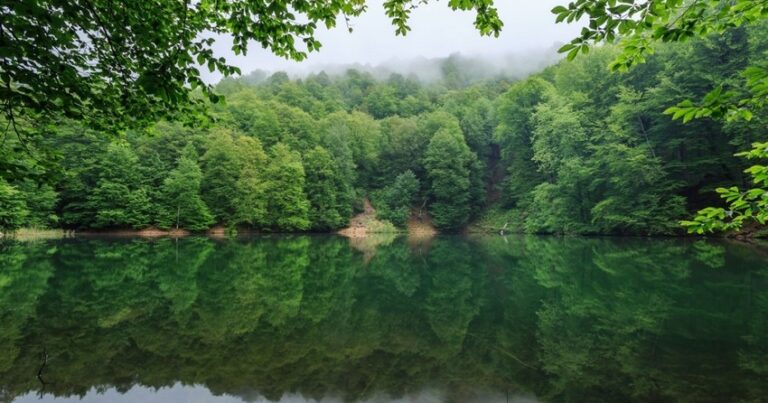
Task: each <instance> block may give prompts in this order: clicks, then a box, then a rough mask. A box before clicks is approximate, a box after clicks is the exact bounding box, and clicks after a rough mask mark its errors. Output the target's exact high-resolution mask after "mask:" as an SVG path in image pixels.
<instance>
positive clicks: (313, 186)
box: [304, 146, 349, 230]
mask: <svg viewBox="0 0 768 403" xmlns="http://www.w3.org/2000/svg"><path fill="white" fill-rule="evenodd" d="M304 171H305V172H306V182H305V183H306V193H307V199H308V200H309V221H310V222H311V226H312V229H315V230H332V229H336V228H339V227H341V226H343V225H344V224H346V223H347V219H348V218H349V215H345V213H347V212H348V211H349V209H348V207H347V206H342V205H340V201H339V200H338V198H337V194H339V190H340V189H337V187H336V186H337V184H338V183H339V180H338V179H337V177H338V176H339V172H337V170H336V165H335V164H334V162H333V159H332V158H331V154H330V153H328V151H326V150H325V149H324V148H322V147H320V146H317V147H315V148H313V149H312V150H310V151H309V152H308V153H306V155H305V156H304Z"/></svg>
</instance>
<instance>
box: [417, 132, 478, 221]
mask: <svg viewBox="0 0 768 403" xmlns="http://www.w3.org/2000/svg"><path fill="white" fill-rule="evenodd" d="M471 162H472V151H470V150H469V147H468V146H467V143H466V142H465V141H464V137H463V136H462V134H461V130H460V129H459V127H458V124H454V125H450V124H449V125H447V126H446V127H443V128H441V129H439V130H438V131H437V133H435V135H434V136H433V137H432V140H430V142H429V146H428V147H427V151H426V152H425V154H424V167H425V168H426V170H427V176H428V178H429V180H430V185H431V186H430V193H431V194H432V197H433V202H432V203H431V204H430V207H429V211H430V214H431V215H432V218H433V219H434V223H435V225H436V226H437V227H438V228H444V229H457V228H460V227H461V226H463V225H465V224H466V223H467V221H468V220H469V216H470V213H471V211H470V193H469V191H470V189H469V187H470V164H471Z"/></svg>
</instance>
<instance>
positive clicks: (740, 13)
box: [552, 0, 768, 232]
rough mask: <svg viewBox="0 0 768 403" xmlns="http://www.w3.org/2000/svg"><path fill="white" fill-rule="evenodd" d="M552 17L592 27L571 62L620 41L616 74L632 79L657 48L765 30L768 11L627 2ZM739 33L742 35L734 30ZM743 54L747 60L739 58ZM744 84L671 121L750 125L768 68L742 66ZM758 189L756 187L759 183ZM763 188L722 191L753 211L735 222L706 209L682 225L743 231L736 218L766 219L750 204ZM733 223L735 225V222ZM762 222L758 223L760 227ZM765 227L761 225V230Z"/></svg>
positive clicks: (755, 4) (725, 86) (589, 4)
mask: <svg viewBox="0 0 768 403" xmlns="http://www.w3.org/2000/svg"><path fill="white" fill-rule="evenodd" d="M552 12H553V13H554V14H556V15H557V21H558V22H560V21H567V22H572V21H576V20H579V19H580V18H581V17H582V16H584V15H586V16H587V17H588V19H589V21H590V23H589V25H588V27H587V28H585V29H583V30H582V31H581V34H580V35H579V36H578V37H576V38H574V39H573V40H572V41H571V42H570V43H568V44H566V45H564V46H563V47H561V48H560V52H567V53H568V58H569V59H573V58H574V57H576V56H577V55H578V54H579V53H580V52H581V53H587V52H588V51H589V48H590V45H591V44H594V43H600V42H603V41H607V42H615V41H618V39H619V37H621V41H620V47H621V49H622V51H621V53H620V54H619V55H618V56H617V57H616V58H615V60H614V61H613V62H612V63H611V68H612V69H614V70H619V71H627V70H628V69H629V68H631V67H633V66H635V65H637V64H641V63H644V62H645V61H646V59H647V57H648V55H649V54H652V53H653V49H654V47H656V46H655V42H680V41H685V40H687V39H689V38H705V37H706V36H708V35H710V34H715V35H717V34H720V35H722V34H727V33H728V31H729V30H730V31H731V32H733V31H734V28H738V27H741V26H744V25H756V26H757V27H759V28H762V29H764V28H765V23H766V16H768V5H767V4H765V3H764V2H759V1H752V0H737V1H733V2H728V3H722V2H708V1H692V2H686V1H682V0H663V1H658V2H641V1H635V0H633V1H630V2H627V3H625V4H617V3H616V2H610V1H609V2H606V1H595V0H578V1H574V2H571V3H569V4H568V6H567V7H565V6H558V7H555V8H554V9H553V10H552ZM736 31H737V32H738V29H737V30H736ZM743 53H745V52H742V54H743ZM732 66H734V65H733V64H730V63H722V60H721V61H718V62H717V63H714V64H711V65H708V67H709V68H710V69H714V70H715V71H716V70H720V69H723V68H726V69H727V68H729V67H732ZM736 66H738V64H736ZM740 67H741V71H740V76H741V80H738V81H731V80H722V81H720V82H718V83H715V84H716V85H715V86H714V87H713V88H712V87H710V88H709V92H707V93H706V94H705V95H703V96H701V97H700V100H698V101H696V102H694V101H692V100H691V99H685V100H683V101H681V102H679V103H678V104H677V105H675V106H672V107H669V108H667V109H666V110H665V111H664V113H665V114H668V115H671V116H672V118H673V119H680V120H682V122H683V123H687V122H689V121H691V120H693V119H703V118H704V119H706V118H714V119H725V120H726V121H728V122H733V121H738V120H742V119H743V120H746V121H750V120H751V119H752V118H753V117H754V116H755V114H756V112H758V111H760V110H762V109H763V108H764V106H765V104H766V102H767V101H768V97H767V93H766V90H765V82H766V81H767V80H768V67H766V65H765V63H751V64H749V65H748V66H740ZM760 144H762V143H760V142H758V143H755V145H754V146H753V149H752V150H751V151H748V152H745V153H744V155H752V156H759V155H761V153H762V149H761V148H760ZM761 168H762V166H761V165H755V166H754V167H751V168H749V169H750V171H749V172H750V173H753V172H759V171H760V169H761ZM757 184H758V186H759V182H758V183H757ZM761 190H762V191H763V193H765V191H766V187H757V188H753V189H752V190H751V191H753V193H752V195H750V194H749V192H750V191H747V192H741V191H740V190H739V189H738V187H730V188H719V189H718V192H719V193H720V194H721V195H724V197H725V199H726V201H727V202H728V203H732V202H734V201H736V202H737V204H736V205H735V206H733V205H732V206H730V207H742V206H741V202H744V203H746V204H747V205H749V207H748V208H747V209H745V210H743V211H741V212H740V213H748V214H737V213H736V212H735V211H734V210H725V209H722V208H706V209H703V210H701V211H700V212H699V214H698V215H697V216H696V217H695V218H694V220H693V221H684V222H683V223H682V224H683V226H686V227H688V229H689V231H691V232H704V231H712V230H718V229H720V230H722V229H739V228H741V225H742V224H743V223H744V220H742V219H740V218H739V217H747V218H752V217H754V218H756V219H757V218H762V217H764V216H765V214H766V206H765V205H764V204H762V203H750V201H755V200H754V197H755V195H757V194H758V193H760V191H761ZM733 216H736V217H737V219H736V220H732V219H731V218H732V217H733ZM757 221H758V222H760V221H761V219H757ZM761 224H762V223H761Z"/></svg>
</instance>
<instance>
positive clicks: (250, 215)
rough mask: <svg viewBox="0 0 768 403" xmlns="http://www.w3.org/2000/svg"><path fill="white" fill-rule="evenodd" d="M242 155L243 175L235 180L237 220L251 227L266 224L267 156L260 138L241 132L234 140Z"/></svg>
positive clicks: (241, 171) (241, 172) (264, 225)
mask: <svg viewBox="0 0 768 403" xmlns="http://www.w3.org/2000/svg"><path fill="white" fill-rule="evenodd" d="M235 145H236V146H237V148H238V150H239V152H240V158H241V159H242V168H241V169H240V177H239V178H238V179H237V183H236V184H235V187H236V190H237V193H236V195H234V201H235V222H236V223H238V224H247V225H250V226H252V227H259V228H261V227H266V226H267V225H268V223H269V221H268V215H267V213H268V211H267V202H268V195H267V191H268V187H267V184H268V182H267V179H266V178H265V175H266V169H267V163H268V157H267V154H266V153H265V152H264V149H263V148H262V146H261V142H260V141H259V140H258V139H255V138H252V137H246V136H241V137H238V138H237V140H236V141H235Z"/></svg>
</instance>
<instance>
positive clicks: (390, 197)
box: [377, 171, 419, 227]
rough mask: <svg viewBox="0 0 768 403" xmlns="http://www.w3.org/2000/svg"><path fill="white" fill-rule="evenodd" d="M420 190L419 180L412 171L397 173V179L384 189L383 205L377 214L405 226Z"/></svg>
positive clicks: (397, 224) (399, 225)
mask: <svg viewBox="0 0 768 403" xmlns="http://www.w3.org/2000/svg"><path fill="white" fill-rule="evenodd" d="M418 192H419V180H418V179H417V178H416V175H414V173H413V172H411V171H405V172H403V173H401V174H400V175H397V177H396V178H395V181H394V182H393V183H392V184H391V185H390V186H387V187H386V188H385V189H384V195H383V196H382V202H383V205H382V206H381V207H379V209H378V213H377V215H378V216H379V217H381V218H383V219H385V220H389V221H390V222H391V223H392V224H395V225H396V226H398V227H404V226H405V225H406V224H407V222H408V217H410V215H411V207H413V204H414V203H415V202H416V196H417V195H418Z"/></svg>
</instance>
